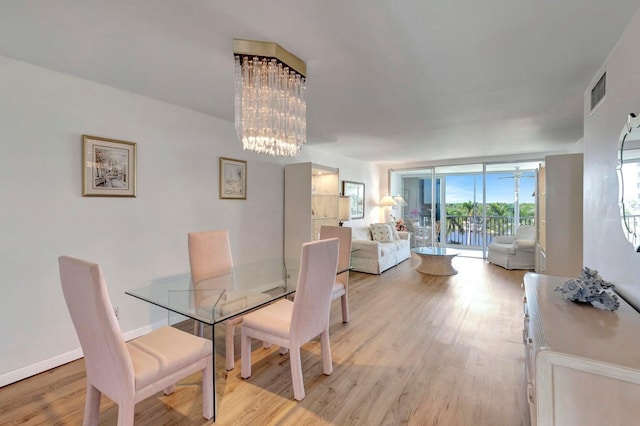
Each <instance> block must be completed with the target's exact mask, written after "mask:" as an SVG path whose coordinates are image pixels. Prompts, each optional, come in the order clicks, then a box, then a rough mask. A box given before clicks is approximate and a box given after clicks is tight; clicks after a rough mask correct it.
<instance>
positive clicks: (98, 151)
mask: <svg viewBox="0 0 640 426" xmlns="http://www.w3.org/2000/svg"><path fill="white" fill-rule="evenodd" d="M82 196H83V197H135V196H136V144H135V143H134V142H125V141H118V140H115V139H107V138H99V137H97V136H89V135H82Z"/></svg>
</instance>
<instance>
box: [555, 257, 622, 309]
mask: <svg viewBox="0 0 640 426" xmlns="http://www.w3.org/2000/svg"><path fill="white" fill-rule="evenodd" d="M613 287H614V285H613V284H612V283H610V282H608V281H605V280H603V279H602V277H600V275H598V271H596V270H594V269H590V268H587V267H586V266H585V267H584V269H582V272H581V273H580V278H577V279H573V278H572V279H570V280H568V281H566V282H565V283H564V284H563V285H562V286H558V287H556V291H559V292H561V293H563V294H564V298H565V299H567V300H571V301H572V302H583V303H591V304H592V305H593V306H595V307H596V308H599V309H605V310H609V311H615V310H616V309H618V308H619V307H620V302H619V301H618V296H617V295H616V294H615V293H614V291H613V290H612V289H613Z"/></svg>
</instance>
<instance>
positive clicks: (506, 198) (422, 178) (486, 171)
mask: <svg viewBox="0 0 640 426" xmlns="http://www.w3.org/2000/svg"><path fill="white" fill-rule="evenodd" d="M538 165H539V162H538V161H528V162H510V163H477V164H465V165H452V166H438V167H435V168H425V169H413V170H392V171H391V172H390V191H391V193H392V194H396V195H395V197H396V199H397V200H400V202H399V206H398V207H394V209H393V211H392V214H393V215H394V218H395V219H396V220H399V219H402V220H403V221H404V222H405V224H406V225H407V228H408V230H409V231H410V232H412V235H413V245H428V246H440V247H456V248H458V249H461V250H463V254H464V255H468V256H474V257H486V250H487V246H488V245H489V243H491V241H492V240H493V238H494V237H495V236H496V235H513V234H514V233H515V229H516V228H517V226H518V225H519V224H533V223H534V222H535V196H534V191H535V173H536V169H537V167H538Z"/></svg>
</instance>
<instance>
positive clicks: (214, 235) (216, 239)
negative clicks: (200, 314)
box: [188, 230, 268, 370]
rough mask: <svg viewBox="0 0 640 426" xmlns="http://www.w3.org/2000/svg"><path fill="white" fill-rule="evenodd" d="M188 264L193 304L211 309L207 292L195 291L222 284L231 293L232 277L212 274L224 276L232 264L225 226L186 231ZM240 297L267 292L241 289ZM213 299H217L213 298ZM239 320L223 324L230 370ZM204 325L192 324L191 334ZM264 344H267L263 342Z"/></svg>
mask: <svg viewBox="0 0 640 426" xmlns="http://www.w3.org/2000/svg"><path fill="white" fill-rule="evenodd" d="M188 243H189V265H190V267H191V280H192V282H193V287H194V290H195V291H194V292H193V293H194V304H195V306H196V308H198V309H212V308H213V306H208V305H209V303H208V302H209V298H208V292H206V291H198V290H202V289H211V288H212V287H215V286H222V287H223V289H225V290H227V291H228V294H229V296H230V297H232V294H233V289H232V288H229V286H232V285H233V282H232V277H228V278H229V279H222V280H215V279H213V280H212V278H215V277H221V276H222V277H224V275H225V274H228V273H229V272H230V271H231V270H232V268H233V259H232V257H231V245H230V244H229V232H228V231H226V230H216V231H201V232H191V233H189V234H188ZM241 297H243V298H251V299H254V300H265V301H266V300H267V299H268V296H267V295H265V294H262V293H258V292H249V293H243V294H242V295H241ZM216 300H217V299H216ZM241 323H242V317H241V316H240V317H235V318H232V319H229V320H227V321H225V322H224V324H225V352H226V354H225V355H226V356H225V358H226V360H225V366H226V369H227V370H232V369H233V367H234V365H235V345H234V335H235V329H236V327H237V326H238V325H240V324H241ZM203 331H204V325H203V324H202V323H201V322H196V323H195V324H194V334H197V335H198V336H202V335H203ZM266 345H268V344H266Z"/></svg>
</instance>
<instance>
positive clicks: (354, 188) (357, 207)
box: [342, 180, 364, 219]
mask: <svg viewBox="0 0 640 426" xmlns="http://www.w3.org/2000/svg"><path fill="white" fill-rule="evenodd" d="M342 195H344V196H347V197H351V218H352V219H363V218H364V183H360V182H350V181H348V180H343V181H342Z"/></svg>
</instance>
